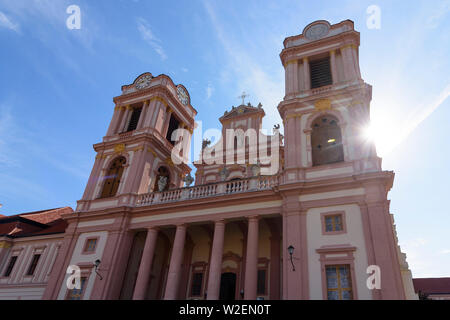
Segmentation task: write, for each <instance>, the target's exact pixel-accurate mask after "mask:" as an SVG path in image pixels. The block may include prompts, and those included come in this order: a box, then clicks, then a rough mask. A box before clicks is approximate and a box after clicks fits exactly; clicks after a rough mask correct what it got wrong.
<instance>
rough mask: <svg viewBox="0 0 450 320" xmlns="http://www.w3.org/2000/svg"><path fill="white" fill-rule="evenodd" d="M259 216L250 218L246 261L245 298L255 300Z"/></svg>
mask: <svg viewBox="0 0 450 320" xmlns="http://www.w3.org/2000/svg"><path fill="white" fill-rule="evenodd" d="M258 229H259V219H258V217H257V216H253V217H250V218H249V219H248V236H247V257H246V262H245V288H244V300H255V299H256V290H257V285H258V282H257V281H258V233H259V232H258V231H259V230H258Z"/></svg>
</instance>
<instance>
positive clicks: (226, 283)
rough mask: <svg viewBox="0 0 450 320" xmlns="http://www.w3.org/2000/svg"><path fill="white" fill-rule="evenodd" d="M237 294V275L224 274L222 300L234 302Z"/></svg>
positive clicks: (221, 282)
mask: <svg viewBox="0 0 450 320" xmlns="http://www.w3.org/2000/svg"><path fill="white" fill-rule="evenodd" d="M235 292H236V274H235V273H232V272H227V273H222V277H221V278H220V297H219V299H220V300H234V298H235Z"/></svg>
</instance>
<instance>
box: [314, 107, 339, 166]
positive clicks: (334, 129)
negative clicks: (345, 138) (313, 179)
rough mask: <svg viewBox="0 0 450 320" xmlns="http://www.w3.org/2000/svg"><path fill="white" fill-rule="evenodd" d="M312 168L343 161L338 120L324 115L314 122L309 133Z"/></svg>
mask: <svg viewBox="0 0 450 320" xmlns="http://www.w3.org/2000/svg"><path fill="white" fill-rule="evenodd" d="M311 145H312V161H313V166H319V165H322V164H328V163H335V162H341V161H344V148H343V147H342V136H341V128H340V127H339V123H338V120H337V119H336V118H335V117H333V116H330V115H324V116H320V117H318V118H317V119H316V120H314V122H313V124H312V133H311Z"/></svg>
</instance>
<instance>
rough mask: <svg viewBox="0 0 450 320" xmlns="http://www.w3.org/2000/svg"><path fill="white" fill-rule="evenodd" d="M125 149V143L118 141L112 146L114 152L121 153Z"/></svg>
mask: <svg viewBox="0 0 450 320" xmlns="http://www.w3.org/2000/svg"><path fill="white" fill-rule="evenodd" d="M124 151H125V144H123V143H119V144H116V145H115V146H114V153H122V152H124Z"/></svg>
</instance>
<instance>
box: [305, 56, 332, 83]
mask: <svg viewBox="0 0 450 320" xmlns="http://www.w3.org/2000/svg"><path fill="white" fill-rule="evenodd" d="M309 69H310V72H311V89H314V88H319V87H323V86H328V85H330V84H333V79H332V78H331V67H330V57H326V58H323V59H320V60H314V61H311V62H310V63H309Z"/></svg>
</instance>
